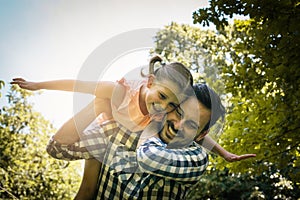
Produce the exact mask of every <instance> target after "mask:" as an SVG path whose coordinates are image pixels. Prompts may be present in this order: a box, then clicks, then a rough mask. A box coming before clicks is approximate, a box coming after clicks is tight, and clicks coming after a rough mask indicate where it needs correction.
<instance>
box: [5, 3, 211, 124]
mask: <svg viewBox="0 0 300 200" xmlns="http://www.w3.org/2000/svg"><path fill="white" fill-rule="evenodd" d="M207 5H208V2H207V0H164V1H159V0H143V1H138V0H126V1H124V0H123V1H121V0H110V1H107V0H97V1H96V0H89V1H83V0H61V1H59V0H43V1H36V0H24V1H18V0H0V80H4V81H5V83H6V85H5V88H4V89H2V90H1V93H2V98H1V99H0V106H1V107H2V106H4V105H5V104H6V102H5V101H4V96H5V93H6V91H7V90H8V89H9V86H10V84H9V82H10V81H11V80H12V78H14V77H23V78H25V79H26V80H30V81H48V80H56V79H77V78H78V77H79V73H80V72H81V70H82V68H83V66H84V64H85V63H86V62H87V60H89V59H90V56H91V55H92V54H93V52H95V50H96V49H97V48H99V46H100V47H104V45H103V44H106V43H105V42H107V41H108V42H109V41H111V40H112V38H114V37H116V36H119V35H122V34H123V33H126V32H130V31H132V30H138V29H149V28H150V29H156V28H157V29H160V28H163V27H164V26H165V25H169V24H170V23H171V22H176V23H180V24H182V23H185V24H190V25H193V24H192V21H193V19H192V13H193V12H194V11H196V10H197V9H198V8H200V7H204V6H207ZM193 26H199V25H193ZM126 42H127V43H128V42H129V43H135V42H137V41H131V40H128V41H126ZM127 43H126V44H127ZM121 45H124V42H122V44H120V46H121ZM128 45H129V44H128ZM148 61H149V55H148V49H145V48H144V49H136V50H135V51H130V52H126V53H124V54H122V55H119V56H118V57H117V58H116V59H114V60H112V62H111V63H110V65H109V66H108V67H109V69H108V68H105V71H106V73H105V74H104V75H102V78H103V79H105V80H112V81H115V80H117V79H119V78H120V77H122V76H123V75H124V74H125V73H126V71H127V70H131V69H132V67H139V66H141V65H146V64H147V63H148ZM83 98H84V99H86V101H84V102H83V105H82V106H84V103H88V102H89V100H90V99H91V98H92V97H91V96H88V95H85V96H83ZM32 102H33V104H34V109H35V110H36V111H39V112H41V113H42V115H43V116H44V117H45V118H46V119H48V120H49V121H50V122H51V123H53V125H54V126H55V127H56V128H58V127H59V126H61V125H62V124H63V123H64V122H65V121H66V120H67V119H69V118H70V117H71V116H72V115H73V114H74V112H76V111H74V105H73V94H72V93H68V92H61V91H43V92H42V94H36V95H35V96H34V97H33V98H32Z"/></svg>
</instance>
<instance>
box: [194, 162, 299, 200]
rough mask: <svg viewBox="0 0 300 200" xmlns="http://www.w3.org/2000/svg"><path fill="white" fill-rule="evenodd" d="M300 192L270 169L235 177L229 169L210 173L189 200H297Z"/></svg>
mask: <svg viewBox="0 0 300 200" xmlns="http://www.w3.org/2000/svg"><path fill="white" fill-rule="evenodd" d="M299 196H300V190H298V189H297V186H295V184H294V183H293V182H291V181H288V180H286V179H285V178H283V177H282V176H280V174H279V173H278V172H277V170H276V169H275V168H274V167H270V168H269V169H268V170H266V171H265V172H264V173H262V174H259V175H256V176H255V175H253V174H251V173H243V174H238V175H236V174H233V173H230V172H229V170H228V169H227V168H225V169H224V170H223V171H219V170H216V169H212V170H210V172H209V173H206V174H205V175H203V177H202V179H201V180H200V181H199V182H198V184H197V185H196V186H195V187H194V190H193V191H192V192H191V193H190V194H189V197H188V199H190V200H196V199H219V200H223V199H224V200H225V199H267V200H273V199H297V198H298V197H299Z"/></svg>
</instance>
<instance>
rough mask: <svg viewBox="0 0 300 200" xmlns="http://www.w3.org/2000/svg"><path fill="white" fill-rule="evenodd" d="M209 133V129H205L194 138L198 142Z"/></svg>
mask: <svg viewBox="0 0 300 200" xmlns="http://www.w3.org/2000/svg"><path fill="white" fill-rule="evenodd" d="M208 133H209V129H208V130H206V131H203V132H201V133H200V134H199V135H198V136H197V137H196V138H195V141H196V142H199V141H200V140H202V139H203V138H204V137H205V136H206V135H207V134H208Z"/></svg>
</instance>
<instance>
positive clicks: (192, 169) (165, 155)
mask: <svg viewBox="0 0 300 200" xmlns="http://www.w3.org/2000/svg"><path fill="white" fill-rule="evenodd" d="M166 147H167V145H166V144H164V143H163V142H162V141H161V140H160V139H159V138H157V137H152V138H150V139H149V140H147V141H146V142H145V143H144V144H142V145H141V146H140V147H139V148H138V149H137V162H138V165H139V167H140V169H141V170H142V171H143V172H146V173H149V174H153V175H156V176H160V177H165V178H168V179H172V180H176V181H182V182H194V181H198V180H199V179H200V176H201V175H202V174H203V172H204V171H205V169H206V167H207V165H208V156H207V154H206V153H205V151H203V149H202V148H201V147H200V146H198V145H197V144H195V145H193V146H191V147H189V148H182V149H167V148H166Z"/></svg>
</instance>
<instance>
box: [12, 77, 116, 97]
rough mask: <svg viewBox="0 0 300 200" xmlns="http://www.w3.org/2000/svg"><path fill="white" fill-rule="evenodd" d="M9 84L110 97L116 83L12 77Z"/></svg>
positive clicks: (25, 87) (23, 87) (33, 88)
mask: <svg viewBox="0 0 300 200" xmlns="http://www.w3.org/2000/svg"><path fill="white" fill-rule="evenodd" d="M10 83H11V84H17V85H19V86H20V87H21V88H22V89H26V90H31V91H35V90H42V89H46V90H61V91H69V92H80V93H87V94H92V95H95V96H96V97H98V98H108V99H110V98H111V96H112V93H113V90H114V88H115V86H116V83H114V82H111V81H98V82H97V81H80V80H68V79H65V80H53V81H42V82H32V81H26V80H25V79H23V78H14V79H13V81H11V82H10Z"/></svg>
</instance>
